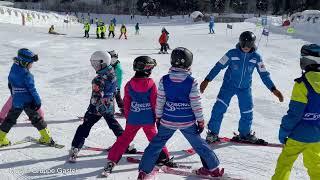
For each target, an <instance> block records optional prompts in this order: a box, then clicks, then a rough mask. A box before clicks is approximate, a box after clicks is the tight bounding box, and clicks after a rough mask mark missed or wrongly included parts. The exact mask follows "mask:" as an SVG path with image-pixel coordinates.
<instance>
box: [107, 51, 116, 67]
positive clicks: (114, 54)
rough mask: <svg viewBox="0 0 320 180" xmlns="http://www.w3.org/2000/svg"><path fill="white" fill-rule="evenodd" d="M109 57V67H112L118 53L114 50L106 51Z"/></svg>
mask: <svg viewBox="0 0 320 180" xmlns="http://www.w3.org/2000/svg"><path fill="white" fill-rule="evenodd" d="M108 53H109V54H110V56H111V65H114V64H116V63H117V61H118V53H117V52H116V51H115V50H112V51H108Z"/></svg>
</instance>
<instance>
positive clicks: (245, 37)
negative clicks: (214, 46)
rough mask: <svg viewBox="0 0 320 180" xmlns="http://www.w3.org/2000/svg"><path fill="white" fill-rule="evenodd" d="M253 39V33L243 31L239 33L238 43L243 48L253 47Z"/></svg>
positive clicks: (254, 36)
mask: <svg viewBox="0 0 320 180" xmlns="http://www.w3.org/2000/svg"><path fill="white" fill-rule="evenodd" d="M255 41H256V35H254V33H253V32H251V31H244V32H243V33H241V34H240V37H239V44H240V47H241V48H245V47H248V48H254V47H255V43H254V42H255Z"/></svg>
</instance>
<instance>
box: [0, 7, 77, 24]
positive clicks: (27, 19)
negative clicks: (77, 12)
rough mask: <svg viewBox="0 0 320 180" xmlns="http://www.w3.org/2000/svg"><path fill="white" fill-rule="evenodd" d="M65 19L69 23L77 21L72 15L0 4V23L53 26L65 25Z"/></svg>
mask: <svg viewBox="0 0 320 180" xmlns="http://www.w3.org/2000/svg"><path fill="white" fill-rule="evenodd" d="M65 20H68V22H70V23H71V24H76V23H77V18H76V17H73V16H68V15H59V14H57V13H53V12H50V13H44V12H37V11H31V10H24V9H17V8H11V7H6V6H0V22H1V23H10V24H19V25H26V26H45V27H48V26H49V25H52V24H53V25H55V26H64V25H66V23H64V21H65ZM70 23H69V24H70Z"/></svg>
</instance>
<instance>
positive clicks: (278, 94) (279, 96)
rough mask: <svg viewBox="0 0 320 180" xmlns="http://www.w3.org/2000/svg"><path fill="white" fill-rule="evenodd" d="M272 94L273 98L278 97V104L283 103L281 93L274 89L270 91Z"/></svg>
mask: <svg viewBox="0 0 320 180" xmlns="http://www.w3.org/2000/svg"><path fill="white" fill-rule="evenodd" d="M272 93H273V94H274V95H275V96H277V97H278V99H279V101H280V102H283V95H282V93H281V92H280V91H279V90H278V89H276V88H274V89H273V90H272Z"/></svg>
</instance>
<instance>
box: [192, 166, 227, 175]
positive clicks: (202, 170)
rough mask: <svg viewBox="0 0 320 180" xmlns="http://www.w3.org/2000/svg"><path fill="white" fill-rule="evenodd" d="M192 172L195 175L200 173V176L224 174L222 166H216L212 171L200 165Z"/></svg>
mask: <svg viewBox="0 0 320 180" xmlns="http://www.w3.org/2000/svg"><path fill="white" fill-rule="evenodd" d="M194 173H196V174H197V175H202V176H211V177H221V176H222V175H223V174H224V168H221V169H219V168H216V169H214V170H212V171H210V170H209V169H206V168H205V167H202V168H200V169H198V170H195V171H194Z"/></svg>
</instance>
